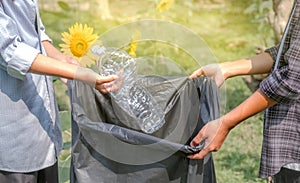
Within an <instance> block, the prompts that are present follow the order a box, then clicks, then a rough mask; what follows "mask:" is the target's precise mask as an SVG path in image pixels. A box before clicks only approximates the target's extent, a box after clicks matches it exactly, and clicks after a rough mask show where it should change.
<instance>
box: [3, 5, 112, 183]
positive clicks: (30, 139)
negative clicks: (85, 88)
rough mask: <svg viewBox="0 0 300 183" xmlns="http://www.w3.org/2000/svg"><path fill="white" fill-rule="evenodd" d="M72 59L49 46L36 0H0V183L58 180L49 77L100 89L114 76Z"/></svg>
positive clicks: (56, 125)
mask: <svg viewBox="0 0 300 183" xmlns="http://www.w3.org/2000/svg"><path fill="white" fill-rule="evenodd" d="M77 63H78V62H77V61H76V60H75V59H72V58H69V57H67V56H65V55H63V54H62V53H60V52H59V51H58V50H57V49H56V48H55V47H54V46H53V45H52V43H51V39H50V38H49V37H48V36H47V35H46V33H45V28H44V26H43V24H42V21H41V20H40V17H39V13H38V4H37V0H5V1H0V182H1V183H11V182H14V183H19V182H20V183H21V182H22V183H23V182H51V183H55V182H58V176H57V156H58V155H59V153H60V150H61V148H62V136H61V128H60V120H59V115H58V108H57V105H56V101H55V96H54V90H53V86H52V79H51V76H58V77H63V78H67V79H77V80H79V81H82V82H85V83H88V84H92V85H93V86H94V87H95V88H96V89H97V90H99V91H100V92H103V93H106V92H108V91H109V90H110V89H111V88H110V87H107V86H111V84H110V83H109V82H112V81H113V80H115V79H116V76H107V77H102V76H100V75H98V74H96V73H94V72H93V71H92V70H90V69H87V68H82V67H80V66H79V65H78V64H77ZM106 83H108V84H106ZM105 84H106V85H105Z"/></svg>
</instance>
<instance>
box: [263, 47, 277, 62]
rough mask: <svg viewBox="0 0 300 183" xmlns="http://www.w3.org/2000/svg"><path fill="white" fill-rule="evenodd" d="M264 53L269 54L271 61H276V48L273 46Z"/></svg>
mask: <svg viewBox="0 0 300 183" xmlns="http://www.w3.org/2000/svg"><path fill="white" fill-rule="evenodd" d="M265 52H267V53H269V54H270V55H271V57H272V58H273V60H276V57H277V54H278V46H274V47H271V48H268V49H266V50H265Z"/></svg>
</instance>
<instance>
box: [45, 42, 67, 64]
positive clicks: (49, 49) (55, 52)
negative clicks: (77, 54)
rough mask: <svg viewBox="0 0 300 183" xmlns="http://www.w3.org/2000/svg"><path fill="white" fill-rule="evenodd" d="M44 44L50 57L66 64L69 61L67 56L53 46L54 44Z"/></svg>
mask: <svg viewBox="0 0 300 183" xmlns="http://www.w3.org/2000/svg"><path fill="white" fill-rule="evenodd" d="M42 43H43V46H44V48H45V51H46V53H47V56H48V57H51V58H54V59H56V60H60V61H64V62H65V61H66V60H67V56H65V55H64V54H63V53H61V52H60V51H59V50H58V49H57V48H55V47H54V46H53V45H52V43H50V42H49V41H43V42H42Z"/></svg>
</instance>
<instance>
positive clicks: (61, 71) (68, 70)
mask: <svg viewBox="0 0 300 183" xmlns="http://www.w3.org/2000/svg"><path fill="white" fill-rule="evenodd" d="M78 67H79V66H77V65H74V64H68V63H65V62H61V61H58V60H56V59H53V58H50V57H46V56H44V55H42V54H38V55H37V57H36V58H35V60H34V61H33V63H32V65H31V67H30V70H29V71H30V72H32V73H37V74H45V75H52V76H58V77H63V78H68V79H74V78H75V75H76V72H77V70H78Z"/></svg>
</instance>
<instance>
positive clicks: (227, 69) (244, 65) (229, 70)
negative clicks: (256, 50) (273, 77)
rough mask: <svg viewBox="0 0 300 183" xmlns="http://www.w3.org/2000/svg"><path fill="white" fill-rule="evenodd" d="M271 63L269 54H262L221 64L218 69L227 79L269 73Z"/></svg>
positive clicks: (271, 59)
mask: <svg viewBox="0 0 300 183" xmlns="http://www.w3.org/2000/svg"><path fill="white" fill-rule="evenodd" d="M273 63H274V61H273V58H272V57H271V56H270V54H269V53H266V52H264V53H261V54H259V55H255V56H253V57H250V58H248V59H241V60H237V61H233V62H224V63H221V64H220V67H221V69H222V71H223V73H224V77H225V79H227V78H230V77H234V76H240V75H252V74H265V73H269V72H270V71H271V69H272V66H273Z"/></svg>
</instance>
